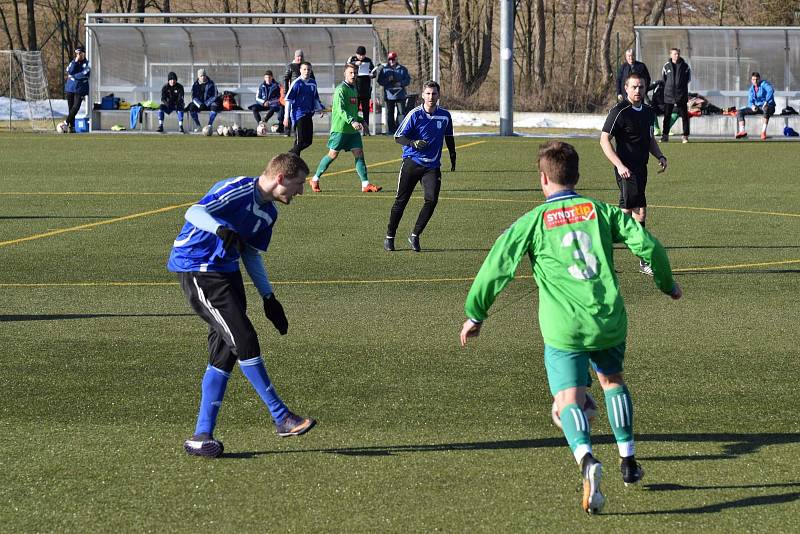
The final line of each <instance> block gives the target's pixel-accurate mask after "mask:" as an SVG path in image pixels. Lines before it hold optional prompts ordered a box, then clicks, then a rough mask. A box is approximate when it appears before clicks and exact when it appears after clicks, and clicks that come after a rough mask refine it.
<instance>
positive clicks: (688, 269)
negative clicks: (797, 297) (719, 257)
mask: <svg viewBox="0 0 800 534" xmlns="http://www.w3.org/2000/svg"><path fill="white" fill-rule="evenodd" d="M792 263H800V260H784V261H765V262H761V263H737V264H734V265H715V266H713V267H684V268H682V269H673V270H672V272H674V273H689V272H695V271H723V270H726V269H747V268H748V267H771V266H775V265H789V264H792Z"/></svg>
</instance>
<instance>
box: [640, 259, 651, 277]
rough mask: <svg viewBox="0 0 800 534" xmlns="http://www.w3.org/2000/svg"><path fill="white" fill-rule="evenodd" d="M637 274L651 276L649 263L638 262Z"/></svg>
mask: <svg viewBox="0 0 800 534" xmlns="http://www.w3.org/2000/svg"><path fill="white" fill-rule="evenodd" d="M639 272H640V273H642V274H646V275H647V276H653V268H652V267H650V264H649V263H646V262H643V261H640V262H639Z"/></svg>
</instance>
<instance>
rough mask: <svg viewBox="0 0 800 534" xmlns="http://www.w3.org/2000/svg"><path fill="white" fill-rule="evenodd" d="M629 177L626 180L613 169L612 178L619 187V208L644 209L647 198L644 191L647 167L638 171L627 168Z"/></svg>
mask: <svg viewBox="0 0 800 534" xmlns="http://www.w3.org/2000/svg"><path fill="white" fill-rule="evenodd" d="M628 169H630V171H631V176H630V178H628V179H627V180H626V179H624V178H622V177H621V176H620V175H619V173H618V172H617V169H614V176H615V177H616V179H617V187H619V207H620V208H624V209H634V208H644V207H645V206H647V198H646V197H645V194H644V190H645V188H646V187H647V167H642V168H639V169H636V168H632V167H628Z"/></svg>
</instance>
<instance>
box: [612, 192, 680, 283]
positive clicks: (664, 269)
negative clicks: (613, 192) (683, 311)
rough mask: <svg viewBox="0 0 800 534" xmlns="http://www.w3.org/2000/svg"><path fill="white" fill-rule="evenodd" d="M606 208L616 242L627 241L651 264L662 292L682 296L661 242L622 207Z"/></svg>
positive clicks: (639, 255)
mask: <svg viewBox="0 0 800 534" xmlns="http://www.w3.org/2000/svg"><path fill="white" fill-rule="evenodd" d="M606 209H608V210H609V223H610V225H611V234H612V237H613V239H614V242H615V243H625V246H627V247H628V248H629V249H630V251H631V252H633V253H634V254H635V255H636V256H638V257H639V258H641V259H642V260H644V261H646V262H647V263H649V264H650V266H651V267H652V268H653V279H654V280H655V283H656V287H657V288H658V289H660V290H661V292H662V293H665V294H667V295H670V296H671V297H672V298H675V299H677V298H680V294H681V293H682V292H681V290H680V286H679V285H678V284H677V282H675V279H674V278H673V276H672V268H671V267H670V265H669V258H668V257H667V251H666V249H664V246H663V245H662V244H661V242H660V241H659V240H658V239H656V238H655V237H653V235H652V234H651V233H650V232H648V231H647V230H646V229H645V228H644V227H643V226H642V225H641V224H639V223H638V222H637V221H636V220H635V219H634V218H633V217H630V216H628V215H625V214H624V213H623V212H622V210H621V209H619V208H617V207H614V206H606ZM676 293H677V294H678V296H676Z"/></svg>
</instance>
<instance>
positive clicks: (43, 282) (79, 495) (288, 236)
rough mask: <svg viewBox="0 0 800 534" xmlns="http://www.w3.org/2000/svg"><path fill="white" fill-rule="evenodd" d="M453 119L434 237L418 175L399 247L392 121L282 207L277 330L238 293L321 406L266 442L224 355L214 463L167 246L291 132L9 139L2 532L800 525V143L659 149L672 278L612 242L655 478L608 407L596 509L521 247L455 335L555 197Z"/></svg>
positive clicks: (513, 147)
mask: <svg viewBox="0 0 800 534" xmlns="http://www.w3.org/2000/svg"><path fill="white" fill-rule="evenodd" d="M456 141H457V146H458V171H457V172H456V173H450V172H447V171H445V172H444V173H443V183H442V192H441V196H440V202H439V205H438V207H437V210H436V213H435V214H434V216H433V219H432V220H431V223H430V225H429V226H428V228H427V229H426V232H425V233H424V234H423V236H422V238H421V241H422V247H423V253H421V254H415V253H413V252H411V251H410V250H409V249H408V247H407V243H406V242H405V239H404V236H405V235H407V234H408V232H409V231H410V229H411V227H412V225H413V222H414V219H415V218H416V214H417V211H418V209H419V207H420V206H421V191H420V190H419V189H418V190H417V195H416V196H415V197H414V198H413V199H412V201H411V203H410V204H409V206H408V208H407V209H406V213H405V217H404V218H403V221H402V223H401V226H400V230H399V231H398V251H397V252H394V253H386V252H384V251H383V249H382V240H383V236H384V235H385V230H386V223H387V220H388V214H389V208H390V207H391V204H392V200H393V190H394V187H395V182H396V177H397V171H398V168H399V157H400V148H399V147H398V145H396V144H395V143H393V142H392V140H391V139H387V138H384V137H369V138H366V139H365V153H366V158H367V163H368V165H370V168H369V173H370V179H371V181H372V182H374V183H377V184H379V185H382V186H383V187H384V191H383V192H381V193H378V194H362V193H360V191H359V182H358V179H357V177H356V174H355V171H354V169H353V161H352V157H351V156H350V155H349V154H342V156H341V157H340V158H339V160H337V161H336V162H335V163H334V164H333V165H332V166H331V168H330V169H329V174H328V175H326V176H325V177H324V178H323V180H322V188H323V192H322V193H317V194H314V193H311V192H310V189H308V188H307V189H306V193H305V194H304V195H303V196H301V197H297V198H295V200H294V201H293V202H292V204H291V205H290V206H280V207H279V211H280V219H279V220H278V223H277V226H276V228H275V233H274V236H273V240H272V244H271V246H270V249H269V253H268V254H267V256H266V266H267V269H268V272H269V273H270V279H271V280H272V281H273V285H274V286H275V291H276V295H277V296H278V297H279V298H280V300H281V302H282V303H283V305H284V307H285V308H286V313H287V316H288V318H289V334H288V335H287V336H283V337H281V336H279V335H278V334H277V332H276V331H275V330H274V328H272V325H271V324H269V323H268V322H267V320H266V319H265V318H264V315H263V312H262V310H261V305H260V299H259V297H258V294H257V292H256V290H255V288H254V287H253V286H252V285H248V286H247V291H248V297H249V298H250V304H251V313H250V316H251V319H252V320H253V323H254V325H255V327H256V329H257V330H258V332H259V334H260V340H261V346H262V349H263V351H264V359H265V361H266V365H267V369H268V370H269V372H270V376H271V378H272V379H273V382H274V384H275V386H276V388H277V390H278V392H279V393H280V394H281V395H282V397H283V398H284V400H285V401H286V402H287V404H288V406H289V407H290V408H291V409H292V410H294V411H296V412H297V413H299V414H302V415H307V416H312V417H315V418H317V419H318V421H319V423H318V426H317V427H316V428H314V429H313V430H312V431H311V432H310V433H308V434H307V435H304V436H301V437H294V438H287V439H281V438H279V437H278V436H276V434H275V432H274V426H273V425H272V423H271V420H270V418H269V414H268V412H267V410H266V409H265V407H264V406H263V405H262V403H261V401H260V399H259V398H258V397H257V395H256V394H255V392H253V390H252V389H251V387H250V385H249V383H248V382H247V380H246V379H245V378H244V377H243V376H242V374H241V372H240V371H239V370H234V373H233V375H232V378H231V381H230V383H229V386H228V392H227V395H226V398H225V402H224V404H223V407H222V410H221V412H220V418H219V424H218V427H217V432H216V435H217V437H219V438H220V439H221V440H222V441H223V442H224V443H225V454H224V456H223V457H222V458H220V459H217V460H206V459H203V458H197V457H189V456H188V455H186V454H185V453H184V451H183V448H182V443H183V440H184V439H186V438H187V437H188V436H189V435H190V434H191V433H192V431H193V429H194V422H195V416H196V414H197V405H198V400H199V394H200V379H201V377H202V374H203V372H204V370H205V366H206V358H207V356H206V326H205V325H204V324H203V323H202V322H201V320H200V319H199V318H197V317H196V316H195V315H194V314H193V313H192V311H191V310H190V309H189V307H188V306H187V304H186V302H185V300H184V297H183V294H182V292H181V290H180V287H179V286H178V284H177V281H176V278H175V276H174V275H173V274H172V273H169V272H167V271H166V268H165V262H166V259H167V256H168V254H169V250H170V247H171V245H172V241H173V239H174V238H175V236H176V234H177V232H178V230H179V229H180V227H181V225H182V222H183V213H184V211H185V209H186V207H187V206H188V205H190V204H191V203H192V202H194V201H196V200H197V199H199V198H200V197H201V196H202V195H203V194H204V193H205V192H206V191H207V190H208V188H209V187H210V186H211V185H212V184H213V183H214V182H216V181H217V180H220V179H222V178H225V177H230V176H237V175H255V174H258V173H259V172H260V171H261V169H262V168H263V166H264V165H265V163H266V161H267V160H268V158H269V157H271V156H272V155H274V154H275V153H277V152H280V151H284V150H286V149H287V148H289V146H290V143H289V141H288V140H287V138H285V137H274V138H272V137H270V138H216V137H215V138H211V139H209V138H204V137H200V136H177V135H168V136H160V137H159V136H154V135H152V136H133V135H119V136H113V135H98V136H94V135H88V134H87V135H79V136H45V135H40V136H35V135H25V134H19V135H9V134H0V153H2V160H3V161H2V163H1V164H0V179H1V183H2V188H1V189H0V262H2V266H3V269H2V270H0V295H2V299H1V300H0V347H1V349H0V366H1V368H2V372H0V391H2V399H3V401H2V406H0V435H2V436H3V439H2V443H3V453H2V455H0V473H1V475H0V479H2V484H0V531H3V532H33V531H37V532H38V531H53V532H67V531H71V532H110V531H134V532H143V531H161V532H188V531H198V530H201V529H202V530H214V531H220V532H348V533H349V532H434V531H439V532H522V531H529V532H567V531H586V530H588V529H590V528H591V529H598V530H600V531H608V532H621V531H627V532H642V531H648V532H667V531H672V532H674V531H697V530H699V529H703V530H704V531H706V532H736V531H738V532H741V531H751V532H794V531H796V528H797V527H796V524H797V523H796V521H797V515H798V511H800V477H798V475H797V471H796V469H797V458H798V457H800V425H798V420H797V411H798V403H797V400H796V398H795V397H794V394H793V392H794V391H795V390H796V386H797V381H798V378H799V377H800V348H798V342H799V341H800V335H798V327H797V324H798V316H800V305H799V304H798V295H800V237H798V236H800V204H798V199H799V198H800V195H799V194H798V193H799V192H800V186H798V181H797V168H798V164H797V162H798V146H800V145H797V144H795V143H785V142H766V143H764V142H742V143H732V142H731V143H725V142H708V143H703V142H694V141H693V142H692V143H689V144H688V145H682V144H680V143H677V144H676V143H670V144H666V145H662V148H663V150H664V152H665V154H666V155H667V157H668V158H669V169H668V171H667V172H666V173H664V174H656V172H655V170H656V166H655V164H654V163H653V162H651V168H650V174H651V175H650V183H649V184H648V191H647V193H648V202H649V204H650V208H649V216H648V228H649V229H650V230H651V231H652V232H653V233H654V234H655V235H656V236H657V237H658V238H659V239H660V240H661V241H662V242H663V243H664V244H665V245H666V247H667V249H668V253H669V256H670V260H671V263H672V267H673V269H674V270H675V272H676V279H677V280H678V281H679V282H680V283H681V285H682V286H683V289H684V298H683V299H682V300H680V301H677V302H674V301H671V300H670V299H669V298H668V297H666V296H665V295H663V294H661V293H660V292H659V291H658V290H657V289H656V288H655V286H654V284H653V280H652V278H649V277H646V276H643V275H641V274H639V272H638V260H637V259H636V258H634V257H633V256H632V255H631V254H630V253H629V252H628V251H627V250H625V249H619V250H617V251H616V253H615V264H616V270H617V273H618V277H619V281H620V285H621V289H622V292H623V296H624V298H625V301H626V304H627V309H628V314H629V323H630V327H629V334H628V342H627V343H628V349H627V358H626V373H627V375H626V377H627V380H628V383H629V385H630V387H631V391H632V395H633V398H634V402H635V409H636V423H635V430H636V433H637V458H638V459H639V460H640V461H641V462H642V464H643V466H644V468H645V471H646V476H645V478H644V480H643V481H642V482H641V484H640V487H638V488H635V489H634V488H626V487H624V486H623V484H622V481H621V480H620V477H619V475H618V468H617V463H616V457H617V451H616V446H615V445H614V439H613V435H612V434H611V431H610V428H609V425H608V422H607V420H606V418H605V415H604V410H603V409H601V414H600V417H598V419H597V420H596V421H595V424H594V429H593V436H594V443H595V453H596V456H597V457H598V458H599V459H600V460H601V461H603V462H604V465H605V478H604V482H603V491H604V493H605V494H606V497H607V499H608V502H607V504H606V507H605V509H604V513H603V514H602V515H600V516H597V517H587V516H586V515H585V514H583V512H581V510H580V493H579V491H578V487H579V484H580V476H579V472H578V468H577V466H576V465H575V462H574V460H573V459H572V455H571V454H570V451H569V449H568V448H567V446H566V442H565V440H564V438H563V436H562V434H561V433H560V431H559V430H558V429H557V428H556V427H554V426H553V425H552V423H551V421H550V404H551V401H552V399H551V397H550V396H549V392H548V389H547V384H546V378H545V372H544V365H543V358H542V351H543V344H542V340H541V337H540V335H539V330H538V326H537V320H536V309H537V290H536V287H535V284H534V282H533V280H532V278H531V276H530V275H531V270H530V265H529V263H527V261H524V262H523V263H522V265H521V268H520V271H519V276H518V279H517V280H515V281H514V282H512V283H511V284H510V285H509V286H508V288H507V289H506V291H505V292H504V293H503V294H502V295H501V296H500V298H499V299H498V301H497V302H496V304H495V306H494V307H493V308H492V314H491V316H490V318H489V319H488V320H487V322H486V323H485V326H484V329H483V332H482V334H481V336H480V337H479V338H477V339H475V340H474V341H473V342H472V343H471V344H470V345H469V346H468V347H466V348H463V349H462V348H461V347H460V346H459V344H458V339H457V336H458V332H459V330H460V326H461V323H462V322H463V320H464V312H463V303H464V298H465V297H466V294H467V291H468V289H469V286H470V284H471V279H472V277H474V275H475V274H476V272H477V270H478V268H479V266H480V264H481V262H482V260H483V258H484V256H485V255H486V253H487V251H488V250H489V248H490V247H491V245H492V243H493V242H494V240H495V239H496V237H497V236H498V235H499V234H500V233H501V232H502V231H503V230H504V229H505V228H506V227H508V226H509V225H510V224H511V223H512V222H513V221H514V220H516V219H517V218H518V217H519V216H521V215H522V214H523V213H525V212H526V211H528V210H529V209H531V208H532V207H534V206H536V205H537V204H538V203H539V202H540V201H541V200H542V196H541V193H540V191H539V190H538V172H537V171H536V168H535V160H536V152H537V150H538V145H539V143H540V142H541V140H537V139H531V138H492V137H458V138H456ZM572 142H573V144H575V146H576V147H577V149H578V152H579V153H580V156H581V175H582V178H581V181H580V183H579V186H578V190H579V191H580V192H582V193H583V194H585V195H587V196H591V197H594V198H597V199H600V200H603V201H608V202H612V203H616V199H617V194H618V192H617V188H616V184H615V183H614V179H613V173H612V169H611V166H610V164H608V162H607V161H606V160H605V158H604V157H603V155H602V152H601V150H600V146H599V142H598V140H597V139H579V140H574V141H572ZM325 150H326V149H325V139H324V138H322V137H317V138H315V140H314V145H312V147H311V148H310V149H308V150H306V151H305V152H304V153H303V156H304V158H305V159H306V161H307V162H308V163H309V166H310V167H311V168H312V171H313V169H314V168H315V167H316V164H317V162H318V161H319V158H320V157H321V156H322V154H323V152H324V151H325ZM445 161H447V158H446V157H445ZM448 169H449V167H448ZM594 390H595V397H596V398H597V399H598V400H599V401H600V402H601V408H603V405H602V394H601V393H600V390H599V387H598V386H597V385H595V386H594ZM792 524H794V525H795V527H792V526H791V525H792Z"/></svg>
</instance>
